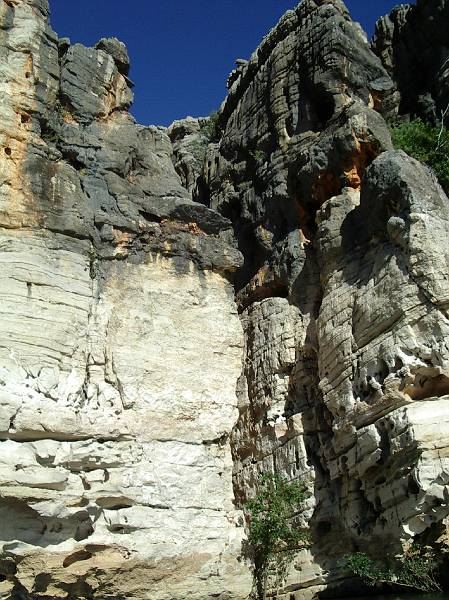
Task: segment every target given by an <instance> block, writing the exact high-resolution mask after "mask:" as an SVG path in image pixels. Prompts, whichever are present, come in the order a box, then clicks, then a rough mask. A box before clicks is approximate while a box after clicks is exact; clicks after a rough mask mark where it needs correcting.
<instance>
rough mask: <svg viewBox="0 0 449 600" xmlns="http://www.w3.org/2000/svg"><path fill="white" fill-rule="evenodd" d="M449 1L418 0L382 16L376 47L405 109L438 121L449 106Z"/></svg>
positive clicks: (428, 119) (401, 106) (377, 28)
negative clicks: (395, 85)
mask: <svg viewBox="0 0 449 600" xmlns="http://www.w3.org/2000/svg"><path fill="white" fill-rule="evenodd" d="M448 22H449V4H448V3H447V2H446V0H418V1H417V2H416V4H400V5H399V6H397V7H396V8H395V9H394V10H393V11H392V12H391V13H390V14H389V15H387V16H385V17H383V18H382V19H379V21H378V22H377V24H376V31H375V34H374V38H373V43H372V47H373V50H374V52H375V53H376V54H377V55H378V56H379V57H380V58H381V60H382V63H383V65H384V67H385V68H386V70H387V71H388V73H389V74H390V76H391V77H392V78H393V79H394V81H395V83H396V84H397V88H398V91H399V93H400V105H399V111H400V114H401V115H410V116H412V117H421V118H423V119H424V120H426V121H430V122H438V121H440V120H441V114H442V112H444V111H445V110H446V108H447V107H448V106H449V29H448V26H447V24H448Z"/></svg>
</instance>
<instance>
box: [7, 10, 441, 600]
mask: <svg viewBox="0 0 449 600" xmlns="http://www.w3.org/2000/svg"><path fill="white" fill-rule="evenodd" d="M444 11H447V2H446V1H445V0H438V1H437V0H435V1H433V0H432V1H429V2H428V3H424V2H418V5H417V7H416V8H413V7H412V8H411V7H408V8H404V7H402V8H398V9H397V10H396V12H394V13H393V15H392V16H390V17H388V18H385V19H384V20H383V21H381V22H380V24H379V25H378V29H377V34H376V40H375V42H374V45H373V47H370V45H369V43H368V41H367V39H366V36H365V34H364V33H363V31H362V30H361V28H360V27H359V26H358V25H357V24H355V23H354V22H353V21H352V20H351V18H350V15H349V13H348V11H347V10H346V8H345V6H344V5H343V3H342V2H341V1H340V0H327V1H325V0H303V1H302V2H301V3H300V4H299V5H298V7H297V8H296V9H294V10H292V11H289V12H287V14H286V15H285V16H284V17H283V18H282V19H281V21H280V22H279V24H278V25H277V26H276V27H275V28H274V29H273V30H272V31H271V32H270V33H269V34H268V36H267V37H266V38H265V39H264V40H263V41H262V43H261V45H260V46H259V48H258V49H257V50H256V52H255V53H254V54H253V55H252V57H251V58H250V60H249V61H244V60H239V61H237V64H236V69H235V70H234V71H233V72H232V73H231V75H230V78H229V80H228V88H229V94H228V97H227V99H226V100H225V102H224V103H223V105H222V108H221V110H220V113H219V117H218V123H217V127H216V128H215V131H214V132H213V135H212V136H211V131H212V127H211V125H213V123H212V121H211V120H208V119H192V118H187V119H184V120H182V121H176V122H175V123H173V125H172V126H171V127H170V128H168V129H166V128H163V127H142V126H140V125H137V124H136V123H135V122H134V120H133V118H132V117H131V116H130V115H129V113H128V108H129V106H130V104H131V102H132V91H131V87H132V83H131V82H130V80H129V79H128V74H129V57H128V54H127V51H126V48H125V47H124V46H123V44H121V42H119V41H118V40H116V39H115V38H110V39H103V40H100V42H99V43H98V44H97V45H96V46H95V47H94V48H85V47H83V46H81V45H79V44H74V45H71V44H70V41H69V40H67V39H62V40H58V38H57V36H56V34H55V33H54V32H53V31H52V30H51V28H50V26H49V25H48V6H47V2H46V0H21V1H19V0H8V2H6V1H5V0H3V2H2V0H0V53H1V57H2V60H1V61H0V78H1V83H0V90H1V96H2V106H1V110H0V152H1V154H2V159H1V163H0V249H1V252H0V262H1V263H2V268H1V270H0V273H1V275H0V296H1V303H0V306H1V308H0V312H1V326H0V440H1V441H0V507H1V511H2V512H1V515H2V519H1V522H0V595H1V596H2V598H3V597H4V598H5V599H10V600H24V599H26V600H30V599H31V600H34V599H36V600H39V599H40V600H47V599H49V598H52V599H53V598H66V599H68V600H72V599H86V600H87V599H90V598H98V599H101V600H105V599H107V598H110V599H111V600H112V599H114V600H116V599H118V598H120V599H124V598H129V599H132V600H140V599H142V600H143V599H147V598H151V600H181V599H182V600H184V599H186V598H188V599H191V600H205V599H206V598H218V599H221V600H244V599H246V598H247V597H248V595H249V594H250V591H251V585H252V581H251V568H250V564H249V562H248V560H247V559H245V558H243V557H242V554H244V550H245V548H244V544H243V541H244V537H245V535H244V532H245V528H244V525H245V521H244V512H243V510H242V509H243V508H244V503H245V500H246V499H247V498H248V497H251V496H252V495H253V494H254V493H255V490H256V489H257V480H258V475H259V473H260V472H262V471H271V470H275V471H278V472H280V473H281V474H283V475H284V476H286V477H287V478H289V479H300V480H304V481H306V482H307V484H308V486H309V489H310V491H311V496H310V498H309V500H308V501H307V505H306V506H305V510H304V513H303V514H302V515H300V516H299V518H298V522H299V523H300V524H302V525H307V526H309V528H310V532H311V544H310V547H309V548H307V549H303V550H301V551H298V553H297V556H296V557H295V559H294V561H293V562H292V565H291V568H290V571H289V574H288V578H287V580H286V582H285V584H284V586H283V589H282V590H280V593H279V596H278V597H279V598H283V599H285V600H287V599H288V600H293V599H295V598H298V599H299V598H303V597H304V595H306V596H307V597H311V596H313V595H314V594H315V593H316V592H318V591H320V590H323V589H325V588H328V589H330V590H332V589H333V588H335V587H336V586H339V585H340V584H341V583H342V582H343V581H344V579H345V577H346V575H347V574H345V573H343V572H342V570H341V567H340V565H339V559H340V558H341V556H342V555H343V554H345V553H347V552H351V551H353V550H357V549H361V550H368V551H369V552H370V554H372V555H376V554H377V555H379V556H381V557H384V556H385V554H387V553H389V552H392V553H394V552H396V551H398V550H399V549H400V548H401V545H402V544H403V543H406V542H407V541H410V540H413V539H415V540H418V541H423V542H426V543H427V542H429V543H435V540H438V539H442V535H443V534H444V532H445V531H446V523H447V522H448V516H449V505H448V497H449V487H448V486H449V450H448V444H447V438H448V433H449V402H448V400H449V343H448V340H449V313H448V310H449V252H448V248H447V238H448V235H449V200H448V198H447V197H446V196H445V195H444V193H443V191H442V190H441V188H440V187H439V185H438V183H437V181H436V179H435V177H434V175H433V173H432V172H431V171H430V170H429V169H427V168H426V167H424V166H423V165H421V164H420V163H417V162H416V161H414V160H413V159H411V158H409V157H408V156H407V155H405V154H404V153H402V152H395V151H393V150H392V145H391V139H390V135H389V130H388V126H387V123H386V120H385V119H392V118H394V117H395V116H396V114H397V113H398V111H399V113H401V114H409V113H410V114H414V113H415V112H417V110H418V109H417V108H416V107H417V106H418V105H419V102H421V100H420V98H421V97H423V96H425V95H426V94H430V96H431V97H432V102H434V104H435V107H436V109H435V110H437V109H440V108H441V107H443V106H444V102H445V96H444V94H445V91H444V90H445V89H446V88H445V87H444V85H445V83H444V82H445V81H446V80H445V77H446V75H445V74H444V73H445V72H444V69H443V67H442V65H443V63H441V61H440V62H438V61H437V63H435V69H434V70H433V71H432V70H431V69H430V67H429V69H428V70H427V74H428V77H429V79H428V81H427V80H426V82H422V85H421V83H420V84H419V86H417V87H416V90H417V94H415V96H416V97H414V96H413V95H411V94H409V87H407V86H410V85H411V80H410V79H407V77H408V75H407V77H405V75H404V79H403V80H402V79H401V78H398V77H397V70H398V68H399V67H398V65H402V64H405V63H404V60H405V58H404V57H407V60H409V61H410V63H409V64H410V65H411V66H410V69H413V70H416V69H417V68H418V67H419V68H424V67H422V65H423V64H424V63H422V64H421V63H419V65H421V66H419V65H418V63H417V62H416V60H417V58H416V57H417V56H418V52H415V51H414V50H413V52H412V51H411V50H410V48H409V46H410V43H409V41H407V40H409V37H407V36H410V35H411V33H410V32H411V31H412V27H414V25H413V24H416V25H418V23H419V27H420V28H421V29H420V30H419V31H420V32H421V33H419V35H418V38H419V43H417V48H421V46H422V45H423V44H424V40H426V39H427V38H426V35H429V36H430V37H429V38H428V39H432V44H430V43H429V44H430V46H431V48H429V52H428V55H427V58H426V60H428V61H430V62H426V63H425V64H426V65H427V64H429V65H430V63H431V62H432V60H433V58H432V57H435V56H437V55H438V57H439V60H440V59H441V60H442V59H443V57H444V48H447V47H448V44H447V43H446V38H444V35H447V31H446V30H445V31H444V32H443V31H441V32H440V33H438V32H439V31H440V24H439V21H440V19H439V16H441V15H445V14H446V12H444ZM417 15H418V16H417ZM426 23H427V24H426ZM432 28H435V30H434V29H432ZM426 32H431V33H430V34H428V33H426ZM420 44H421V46H420ZM373 48H374V50H375V51H376V52H377V54H378V56H376V53H375V52H373ZM415 54H416V56H415ZM423 60H424V59H423ZM417 65H418V66H417ZM401 74H402V67H401ZM443 84H444V85H443ZM439 90H440V91H441V93H440V91H439ZM418 92H419V93H418ZM437 92H438V93H437ZM438 94H440V95H438ZM426 97H427V96H426ZM406 100H407V101H408V100H410V106H408V105H407V106H406V105H405V102H406ZM417 114H419V113H418V112H417ZM211 137H212V138H213V139H211ZM218 138H219V139H218Z"/></svg>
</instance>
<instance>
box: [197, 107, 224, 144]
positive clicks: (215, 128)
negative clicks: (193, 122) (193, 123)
mask: <svg viewBox="0 0 449 600" xmlns="http://www.w3.org/2000/svg"><path fill="white" fill-rule="evenodd" d="M219 120H220V115H219V113H218V112H213V113H211V115H210V116H209V119H208V120H207V121H205V122H204V123H203V125H202V126H201V133H202V134H203V135H205V136H206V137H207V138H208V139H209V141H210V142H218V140H219V139H220V136H221V128H220V124H219Z"/></svg>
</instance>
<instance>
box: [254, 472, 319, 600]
mask: <svg viewBox="0 0 449 600" xmlns="http://www.w3.org/2000/svg"><path fill="white" fill-rule="evenodd" d="M307 496H308V494H307V492H306V487H305V485H304V484H302V483H298V482H287V481H286V480H285V479H283V478H282V477H280V476H279V475H273V474H271V473H263V474H262V475H261V477H260V485H259V492H258V494H257V495H256V497H255V498H253V499H252V500H249V502H247V504H246V509H247V511H248V515H249V535H248V542H249V544H250V546H251V549H252V551H253V557H254V564H255V583H256V587H257V590H258V595H259V598H265V596H266V590H267V583H268V580H269V578H271V579H272V580H273V581H272V583H273V585H274V586H276V587H278V586H279V585H280V583H281V581H282V579H283V578H284V576H285V573H286V570H287V567H288V563H289V562H290V560H291V559H292V556H293V553H294V550H295V549H297V548H298V546H299V544H300V543H301V542H304V541H306V540H307V538H308V535H307V532H305V531H304V530H301V529H298V528H297V527H295V525H294V523H293V517H294V516H295V515H296V514H298V512H300V510H301V505H302V503H303V502H304V500H305V499H306V498H307Z"/></svg>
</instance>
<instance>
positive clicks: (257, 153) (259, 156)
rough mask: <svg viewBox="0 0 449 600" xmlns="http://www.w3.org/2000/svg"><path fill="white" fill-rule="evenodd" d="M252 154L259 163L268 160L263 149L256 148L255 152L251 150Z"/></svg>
mask: <svg viewBox="0 0 449 600" xmlns="http://www.w3.org/2000/svg"><path fill="white" fill-rule="evenodd" d="M251 155H252V157H253V158H254V160H255V161H256V162H258V163H264V162H265V161H266V160H267V154H266V152H264V151H263V150H259V149H257V150H254V152H251Z"/></svg>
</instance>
